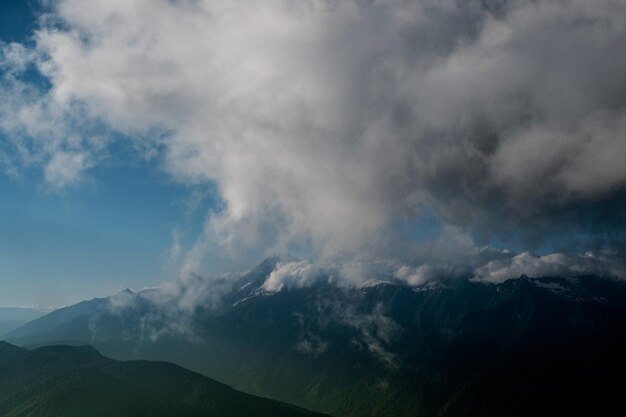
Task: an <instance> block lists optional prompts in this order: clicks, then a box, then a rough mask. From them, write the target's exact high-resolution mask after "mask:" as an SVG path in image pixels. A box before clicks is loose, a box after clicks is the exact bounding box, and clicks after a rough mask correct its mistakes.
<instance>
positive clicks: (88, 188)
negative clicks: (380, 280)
mask: <svg viewBox="0 0 626 417" xmlns="http://www.w3.org/2000/svg"><path fill="white" fill-rule="evenodd" d="M624 73H626V4H624V3H623V2H622V1H619V0H597V1H595V2H588V1H584V0H532V1H531V0H464V1H461V0H418V1H405V0H343V1H335V0H265V1H260V0H242V1H239V2H229V1H222V0H124V1H122V0H119V1H118V0H88V1H86V0H45V1H43V0H41V1H39V0H29V1H26V0H22V1H17V0H9V1H4V2H2V5H0V286H1V288H2V291H1V292H0V305H34V304H37V305H46V306H48V305H65V304H68V303H71V302H75V301H78V300H81V299H84V298H91V297H94V296H99V295H108V294H111V293H113V292H116V291H118V290H121V289H123V288H125V287H131V288H143V287H149V286H154V285H158V284H159V283H161V282H164V281H166V280H169V279H173V278H176V277H183V278H184V277H191V276H194V275H203V276H204V275H211V274H215V273H219V272H225V271H233V270H243V269H246V268H248V267H250V266H252V265H253V264H254V263H256V262H258V261H259V260H260V259H262V258H263V257H264V256H267V255H269V254H273V253H293V254H295V255H298V256H300V257H302V258H305V259H310V260H311V261H315V262H319V263H335V264H337V263H339V264H343V265H359V267H358V268H352V271H353V272H354V271H359V272H358V273H357V275H359V274H360V275H368V273H367V270H368V267H367V265H372V264H374V263H376V262H379V261H380V262H385V263H386V264H388V265H395V267H394V268H395V271H396V272H395V274H396V275H397V276H398V277H402V279H405V280H406V281H407V282H408V283H411V284H417V283H420V282H423V281H424V280H428V279H435V278H438V277H442V276H455V277H456V276H459V277H466V278H473V279H477V280H484V281H496V280H502V279H506V278H507V277H514V276H515V275H517V276H519V274H521V273H528V274H534V275H542V274H544V275H545V274H570V275H571V274H581V273H597V274H607V275H611V276H616V277H624V276H626V273H625V271H626V269H625V268H624V264H625V262H624V259H625V258H624V250H623V248H624V243H625V235H624V231H625V230H626V229H625V228H624V226H625V223H626V210H625V209H626V164H624V163H623V159H624V156H625V155H626V137H625V133H624V132H626V79H625V78H624V76H623V74H624ZM374 269H375V268H374ZM298 273H300V272H298V271H295V270H292V271H291V272H289V271H288V273H287V272H286V273H284V274H277V275H280V276H288V275H289V276H292V277H293V276H295V275H297V274H298ZM348 275H350V276H351V277H350V278H349V279H351V280H354V279H355V278H354V276H353V275H354V273H352V274H348Z"/></svg>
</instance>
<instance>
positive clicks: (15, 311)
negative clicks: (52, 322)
mask: <svg viewBox="0 0 626 417" xmlns="http://www.w3.org/2000/svg"><path fill="white" fill-rule="evenodd" d="M49 312H50V310H47V309H41V308H35V307H32V308H31V307H0V335H3V334H5V333H8V332H10V331H13V330H15V329H17V328H18V327H21V326H23V325H24V324H26V323H28V322H29V321H32V320H35V319H37V318H39V317H42V316H44V315H46V314H48V313H49Z"/></svg>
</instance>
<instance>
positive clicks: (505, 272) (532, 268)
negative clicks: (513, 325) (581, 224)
mask: <svg viewBox="0 0 626 417" xmlns="http://www.w3.org/2000/svg"><path fill="white" fill-rule="evenodd" d="M624 263H625V262H624V259H623V258H622V257H621V256H620V255H619V254H618V253H615V252H600V253H594V252H587V253H584V254H581V255H567V254H564V253H551V254H548V255H543V256H535V255H532V254H530V253H528V252H523V253H520V254H518V255H515V256H512V257H510V258H508V259H497V260H493V261H490V262H488V263H486V264H485V265H483V266H481V267H479V268H477V269H476V271H475V274H474V278H473V279H474V280H475V281H483V282H502V281H505V280H507V279H511V278H519V277H520V276H521V275H527V276H531V277H545V276H565V277H572V276H579V275H586V274H597V275H608V276H611V277H615V278H621V279H625V278H626V274H625V273H624V271H626V265H625V264H624Z"/></svg>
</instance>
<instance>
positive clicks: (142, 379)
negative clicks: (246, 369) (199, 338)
mask: <svg viewBox="0 0 626 417" xmlns="http://www.w3.org/2000/svg"><path fill="white" fill-rule="evenodd" d="M0 415H2V416H3V417H31V416H32V417H35V416H36V417H87V416H88V417H113V416H115V417H226V416H229V417H259V416H267V417H277V416H280V417H317V416H319V417H323V415H322V414H317V413H313V412H309V411H306V410H303V409H301V408H298V407H293V406H290V405H287V404H283V403H280V402H278V401H273V400H267V399H264V398H258V397H254V396H252V395H248V394H244V393H241V392H238V391H235V390H234V389H232V388H231V387H229V386H226V385H224V384H220V383H219V382H216V381H213V380H211V379H209V378H207V377H205V376H202V375H200V374H198V373H195V372H191V371H188V370H186V369H183V368H181V367H179V366H176V365H173V364H169V363H164V362H150V361H129V362H118V361H114V360H112V359H109V358H106V357H104V356H102V355H100V353H98V352H97V351H96V350H95V349H94V348H92V347H90V346H81V347H71V346H49V347H42V348H38V349H34V350H31V351H29V350H27V349H24V348H19V347H16V346H13V345H10V344H8V343H5V342H0Z"/></svg>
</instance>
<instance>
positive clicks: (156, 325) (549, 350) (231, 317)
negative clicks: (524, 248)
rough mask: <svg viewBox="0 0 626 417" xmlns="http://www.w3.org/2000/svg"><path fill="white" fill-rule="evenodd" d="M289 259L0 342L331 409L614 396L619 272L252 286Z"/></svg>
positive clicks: (479, 411)
mask: <svg viewBox="0 0 626 417" xmlns="http://www.w3.org/2000/svg"><path fill="white" fill-rule="evenodd" d="M292 261H293V262H296V260H290V259H284V258H270V259H268V260H266V261H264V262H262V263H261V264H259V265H258V266H257V267H255V268H254V269H252V270H251V271H249V272H248V273H246V274H243V275H242V276H240V277H238V278H237V279H235V280H234V281H232V279H231V282H233V283H234V284H231V285H230V286H227V287H224V286H220V285H221V284H220V283H217V284H215V285H216V287H215V288H216V289H215V291H214V292H213V293H214V294H219V300H220V302H219V303H215V302H213V301H212V302H209V301H205V302H198V301H197V300H195V301H194V302H193V303H190V302H189V300H188V298H189V297H190V296H191V295H193V294H194V293H193V292H184V291H182V292H181V291H180V289H178V290H176V291H173V290H172V289H169V290H167V291H166V290H163V292H159V290H158V289H153V290H147V291H143V292H139V293H133V292H132V291H129V290H127V291H124V292H122V293H120V294H117V295H115V296H113V297H109V298H102V299H94V300H90V301H85V302H83V303H79V304H77V305H74V306H71V307H67V308H64V309H60V310H58V311H55V312H53V313H50V314H48V315H47V316H44V317H42V318H39V319H37V320H34V321H32V322H30V323H28V324H26V325H24V326H22V327H21V328H19V329H17V330H15V331H14V332H12V333H10V334H9V335H7V336H6V339H7V340H8V341H10V342H12V343H15V344H19V345H21V346H30V347H33V346H42V345H49V344H58V343H65V344H92V345H94V346H95V347H96V348H97V349H98V350H100V351H101V352H103V353H104V354H106V355H107V356H111V357H113V358H116V359H152V360H166V361H171V362H174V363H177V364H179V365H181V366H184V367H186V368H190V369H193V370H195V371H198V372H201V373H203V374H205V375H207V376H210V377H212V378H216V379H217V380H220V381H222V382H225V383H227V384H229V385H232V386H233V387H235V388H237V389H240V390H242V391H244V392H248V393H251V394H255V395H261V396H264V397H269V398H275V399H278V400H281V401H285V402H288V403H293V404H297V405H299V406H302V407H305V408H308V409H312V410H316V411H320V412H325V413H328V414H332V415H336V416H354V417H357V416H359V417H361V416H363V417H367V416H372V417H373V416H389V417H398V416H438V417H448V416H450V417H452V416H455V417H458V416H504V415H506V416H528V415H533V416H542V415H545V416H555V415H568V416H571V415H580V414H581V413H589V414H588V415H598V414H602V412H603V411H605V410H609V409H610V407H612V406H621V404H620V401H621V400H620V398H621V395H622V393H621V386H620V385H619V384H615V383H614V382H613V381H614V380H615V378H620V379H621V378H622V377H623V375H625V372H624V371H626V355H625V354H624V352H626V330H625V329H626V285H625V284H624V283H622V282H617V281H614V280H611V279H606V278H602V277H597V276H581V277H542V278H529V277H526V276H522V277H520V278H516V279H511V280H508V281H506V282H503V283H499V284H484V283H474V282H470V281H467V280H465V281H463V280H456V281H448V282H446V281H437V282H430V283H427V284H425V285H423V286H420V287H408V286H405V285H401V284H399V283H392V282H381V283H379V284H376V285H369V286H364V287H339V286H337V285H335V284H332V283H330V282H331V281H332V280H324V279H320V280H317V281H316V283H315V285H310V286H304V287H301V288H298V287H294V288H286V289H283V290H281V291H274V292H272V291H267V286H265V285H264V284H265V283H266V281H267V279H268V277H269V276H270V274H271V273H272V271H274V270H275V269H276V267H277V264H278V263H281V262H282V263H284V262H292ZM383 281H384V280H383ZM190 285H191V284H190ZM225 288H226V289H225ZM177 291H178V292H177ZM208 292H209V293H210V294H213V293H211V291H210V290H209V291H208ZM207 300H208V299H207Z"/></svg>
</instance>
